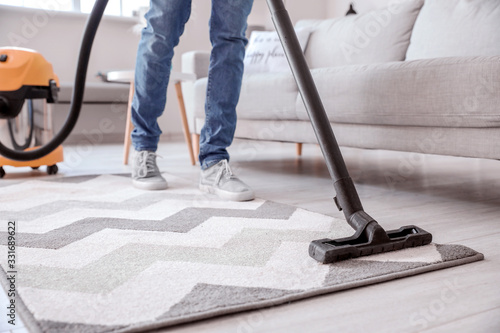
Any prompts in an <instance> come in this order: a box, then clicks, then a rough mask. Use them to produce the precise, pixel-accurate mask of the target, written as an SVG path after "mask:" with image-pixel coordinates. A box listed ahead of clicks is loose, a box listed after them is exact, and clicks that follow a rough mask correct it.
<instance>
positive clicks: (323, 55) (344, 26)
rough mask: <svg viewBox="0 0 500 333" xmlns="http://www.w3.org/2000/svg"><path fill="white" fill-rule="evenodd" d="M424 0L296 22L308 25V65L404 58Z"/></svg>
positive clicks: (370, 62) (319, 65)
mask: <svg viewBox="0 0 500 333" xmlns="http://www.w3.org/2000/svg"><path fill="white" fill-rule="evenodd" d="M423 3H424V1H423V0H403V1H397V2H395V1H393V2H391V4H390V5H389V6H388V7H387V8H384V9H379V10H374V11H371V12H369V13H366V14H359V15H348V16H345V17H342V18H335V19H328V20H320V21H317V20H310V21H307V20H305V21H303V22H298V23H297V26H296V27H297V28H306V27H309V28H311V29H313V32H312V34H311V36H310V38H309V43H308V45H307V48H306V51H305V56H306V60H307V62H308V63H309V66H310V67H311V68H322V67H332V66H345V65H355V64H372V63H381V62H388V61H402V60H404V59H405V55H406V51H407V49H408V44H409V43H410V37H411V32H412V29H413V24H414V23H415V20H416V19H417V16H418V13H419V11H420V8H421V7H422V5H423Z"/></svg>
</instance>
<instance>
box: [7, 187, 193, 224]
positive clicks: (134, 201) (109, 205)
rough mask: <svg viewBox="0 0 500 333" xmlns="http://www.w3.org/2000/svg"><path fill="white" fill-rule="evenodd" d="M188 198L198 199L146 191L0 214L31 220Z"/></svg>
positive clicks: (63, 201)
mask: <svg viewBox="0 0 500 333" xmlns="http://www.w3.org/2000/svg"><path fill="white" fill-rule="evenodd" d="M169 199H170V200H186V201H194V200H195V199H196V197H195V196H193V195H192V194H173V193H168V192H166V193H144V194H141V195H138V196H136V197H134V198H130V199H127V200H125V201H122V202H107V201H105V202H99V201H84V200H58V201H54V202H51V203H47V204H43V205H39V206H35V207H31V208H28V209H25V210H22V211H18V212H13V211H8V210H4V211H0V216H2V217H4V218H9V219H13V220H16V221H19V220H22V221H31V220H34V219H36V218H40V217H43V216H46V215H53V214H56V213H58V212H62V211H65V210H68V209H75V208H82V209H85V208H87V209H105V210H122V211H137V210H141V209H144V208H146V207H149V206H151V205H154V204H156V203H158V202H160V201H162V200H169Z"/></svg>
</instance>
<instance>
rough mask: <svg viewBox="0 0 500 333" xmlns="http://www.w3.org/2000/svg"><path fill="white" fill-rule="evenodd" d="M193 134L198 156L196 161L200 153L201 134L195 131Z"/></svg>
mask: <svg viewBox="0 0 500 333" xmlns="http://www.w3.org/2000/svg"><path fill="white" fill-rule="evenodd" d="M191 135H192V137H193V138H192V142H193V152H194V154H195V156H196V161H198V160H199V159H198V155H200V135H199V134H196V133H193V134H191Z"/></svg>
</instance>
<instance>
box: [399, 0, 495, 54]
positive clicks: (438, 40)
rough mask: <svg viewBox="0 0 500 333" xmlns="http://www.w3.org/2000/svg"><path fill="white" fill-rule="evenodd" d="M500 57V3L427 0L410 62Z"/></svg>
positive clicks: (418, 24)
mask: <svg viewBox="0 0 500 333" xmlns="http://www.w3.org/2000/svg"><path fill="white" fill-rule="evenodd" d="M480 55H500V1H498V0H445V1H443V0H426V1H425V5H424V6H423V7H422V10H421V11H420V14H419V16H418V18H417V21H416V22H415V27H414V28H413V34H412V36H411V44H410V46H409V48H408V52H407V56H406V59H407V60H413V59H424V58H436V57H453V56H480Z"/></svg>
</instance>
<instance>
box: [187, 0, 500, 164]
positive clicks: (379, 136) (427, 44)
mask: <svg viewBox="0 0 500 333" xmlns="http://www.w3.org/2000/svg"><path fill="white" fill-rule="evenodd" d="M299 27H301V28H308V29H311V31H312V32H311V35H310V37H309V41H308V44H307V48H306V50H305V57H306V59H307V61H308V64H309V66H310V68H311V69H312V74H313V77H314V79H315V82H316V85H317V87H318V91H319V93H320V95H321V97H322V101H323V104H324V106H325V109H326V111H327V114H328V118H329V120H330V122H331V125H332V128H333V130H334V133H335V134H336V137H337V140H338V142H339V144H340V145H341V146H350V147H359V148H369V149H388V150H398V151H408V152H418V153H432V154H443V155H454V156H466V157H480V158H491V159H500V145H499V144H498V142H500V2H499V1H496V0H446V1H444V0H425V2H424V0H405V1H398V2H397V3H393V4H391V6H390V7H388V8H386V9H382V10H378V11H375V12H371V13H365V14H358V15H353V16H348V17H345V18H339V19H329V20H321V21H317V20H316V21H308V20H306V21H300V22H299V23H298V24H297V28H299ZM208 63H209V54H208V53H207V52H197V51H194V52H189V53H186V54H184V55H183V59H182V66H183V71H186V72H192V73H195V74H196V75H197V78H198V79H197V81H196V82H195V83H185V84H184V85H183V92H184V96H185V101H186V108H187V112H188V116H189V118H190V119H189V120H190V129H191V131H192V133H194V135H195V136H196V135H199V133H200V130H201V128H202V126H203V123H204V101H205V90H206V84H207V78H206V76H207V72H208ZM237 114H238V124H237V129H236V133H235V137H236V138H243V139H251V140H270V141H282V142H294V143H315V142H316V138H315V135H314V132H313V129H312V126H311V124H310V122H309V119H308V116H307V112H306V110H305V108H304V105H303V103H302V100H301V97H300V95H299V92H298V89H297V86H296V84H295V82H294V80H293V77H292V75H291V73H290V72H283V73H275V72H272V73H271V72H270V73H258V74H245V75H244V79H243V85H242V91H241V96H240V101H239V104H238V107H237Z"/></svg>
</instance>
